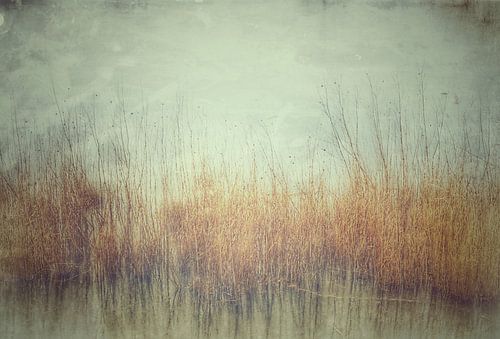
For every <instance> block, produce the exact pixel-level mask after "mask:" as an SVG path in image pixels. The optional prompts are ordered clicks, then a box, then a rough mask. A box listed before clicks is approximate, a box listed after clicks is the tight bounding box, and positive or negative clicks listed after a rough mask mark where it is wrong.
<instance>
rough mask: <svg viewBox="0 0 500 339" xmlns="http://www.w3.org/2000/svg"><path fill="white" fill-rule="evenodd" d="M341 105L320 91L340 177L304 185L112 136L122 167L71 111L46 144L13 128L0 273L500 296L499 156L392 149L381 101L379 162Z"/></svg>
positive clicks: (213, 294) (209, 293)
mask: <svg viewBox="0 0 500 339" xmlns="http://www.w3.org/2000/svg"><path fill="white" fill-rule="evenodd" d="M340 98H341V97H339V99H340ZM338 102H339V103H340V106H339V107H337V108H335V109H334V108H332V107H331V106H330V104H329V103H328V102H326V101H323V111H324V113H325V116H326V117H327V119H328V120H329V121H330V122H332V124H331V130H330V132H331V139H332V143H333V144H334V145H337V150H338V155H339V157H338V159H342V163H343V166H344V172H343V175H339V178H340V179H341V180H340V183H339V180H336V181H334V180H331V176H332V175H333V174H327V173H326V172H321V173H315V172H314V171H313V170H311V171H310V172H309V173H306V174H304V175H303V177H302V178H300V179H299V180H298V181H292V180H290V179H289V177H288V176H287V174H286V170H283V169H281V170H280V167H273V168H271V170H269V169H267V170H262V169H261V168H259V165H258V164H257V161H254V162H253V163H252V164H253V165H251V166H249V168H239V167H238V166H237V165H233V166H230V165H228V164H227V163H226V164H223V165H222V166H219V165H218V164H216V163H214V162H210V161H206V160H205V159H200V158H197V159H194V160H191V161H190V162H188V163H186V162H183V161H182V160H176V161H175V162H174V164H173V165H172V166H171V167H169V169H167V168H166V167H162V171H161V175H160V176H159V177H158V178H157V177H156V176H153V175H152V174H151V175H148V174H146V175H144V173H143V172H141V171H138V170H137V169H141V168H142V169H143V167H144V163H140V164H139V163H134V162H133V161H132V159H131V157H130V154H132V153H133V152H131V151H130V150H129V149H127V147H126V145H127V144H128V143H127V142H123V140H124V139H123V138H122V139H120V138H118V139H119V140H122V143H121V144H120V145H118V146H120V147H116V146H117V145H114V147H111V149H112V151H111V152H112V153H113V152H114V153H113V157H114V158H115V159H119V161H118V160H117V161H116V163H114V164H113V165H112V166H105V165H104V164H106V163H107V162H109V161H108V159H109V158H110V157H111V156H110V155H109V153H105V152H103V151H102V149H100V148H99V146H98V147H97V149H93V152H94V153H95V154H94V155H97V156H96V157H91V156H89V154H88V152H90V151H89V148H88V147H86V146H85V147H83V146H82V145H85V142H84V141H85V140H87V139H86V138H81V140H80V141H79V142H78V138H76V139H75V137H74V135H80V134H78V133H76V134H75V132H74V131H73V130H74V128H72V127H70V126H73V127H75V126H76V127H77V128H76V129H77V130H78V129H81V130H84V129H85V128H83V127H82V126H81V125H78V124H75V123H71V122H70V121H64V123H63V126H62V128H61V132H60V133H59V134H52V135H51V136H49V137H47V138H49V139H50V140H49V141H46V142H45V145H49V146H47V147H46V148H45V149H44V150H42V151H40V150H37V151H36V152H35V151H33V142H32V141H30V142H23V141H22V138H19V137H18V138H17V141H16V138H14V142H12V144H14V145H16V144H17V146H14V147H13V152H11V153H12V154H14V160H15V161H11V163H12V164H14V165H13V166H11V165H8V163H9V162H8V161H6V160H5V159H6V156H5V153H4V154H3V155H2V171H1V176H0V178H1V180H0V187H1V191H0V214H1V215H2V219H1V224H0V227H1V229H0V240H1V243H2V265H3V270H4V271H6V272H9V273H10V274H12V275H13V276H15V277H17V278H19V279H23V280H26V279H27V280H39V279H48V280H56V281H57V280H61V279H64V280H67V279H91V280H94V281H98V282H102V281H115V280H116V279H124V278H130V277H133V278H135V279H156V278H157V279H164V280H165V281H167V283H168V284H172V285H173V286H176V287H179V288H187V289H189V290H191V291H195V292H196V293H197V294H198V295H200V296H203V298H209V299H210V298H215V299H217V300H219V299H227V300H233V299H235V298H238V296H241V295H244V294H248V293H251V291H257V290H259V289H261V288H268V287H269V286H272V287H274V286H278V287H290V286H297V287H300V288H303V289H311V290H314V289H318V284H320V283H321V282H322V281H324V279H325V278H327V277H328V276H329V275H330V274H333V272H337V271H339V270H340V271H345V270H350V271H353V272H356V273H357V274H358V275H359V276H361V277H362V278H363V279H368V280H369V281H371V282H372V283H373V284H374V285H375V286H377V287H378V288H384V289H390V290H393V291H407V290H408V289H414V290H422V289H423V290H427V291H436V292H438V293H439V294H440V295H442V296H444V297H449V298H456V299H459V300H462V301H471V300H477V299H482V300H495V299H496V298H498V295H499V292H500V237H499V236H498V234H499V233H498V231H499V227H500V199H499V193H500V187H499V181H498V173H497V167H495V166H494V165H493V164H492V162H491V161H489V162H486V165H484V163H483V162H481V164H482V165H481V168H480V169H481V171H480V173H481V175H480V176H478V175H477V171H474V172H473V173H471V172H470V171H469V170H468V169H467V168H468V167H467V166H465V165H464V164H466V163H468V162H467V161H469V160H470V159H472V158H467V161H466V159H465V158H466V154H468V153H464V152H462V153H460V154H458V153H457V154H458V155H457V154H455V158H454V159H459V160H460V159H461V160H463V161H462V162H453V165H450V161H443V159H445V158H446V159H448V160H449V159H450V157H451V156H450V157H444V156H443V157H442V158H440V160H435V159H436V157H433V158H432V159H431V158H429V157H428V154H429V150H430V149H432V147H433V145H435V143H434V144H433V143H432V142H427V143H425V144H424V147H422V148H420V149H419V152H421V154H422V156H421V157H415V154H412V156H410V152H409V151H407V149H408V147H407V146H405V144H404V142H402V141H401V142H400V144H399V148H398V149H399V151H398V152H392V151H391V152H389V151H388V150H389V149H388V148H387V147H388V146H387V144H386V143H385V142H384V141H383V138H382V134H381V132H380V130H381V129H380V128H379V127H377V126H378V125H377V123H378V118H379V116H378V112H377V111H376V109H374V110H373V111H372V117H373V118H374V119H373V120H374V122H375V123H374V126H375V128H374V130H375V133H374V135H375V139H374V140H376V142H375V143H374V145H375V151H377V150H379V151H380V152H379V153H378V156H377V157H375V161H374V162H373V161H371V160H370V159H371V158H368V157H366V156H363V153H362V152H360V151H359V146H358V145H357V142H356V141H355V140H356V139H357V138H356V137H355V135H354V134H353V130H352V129H351V128H350V127H349V126H350V125H349V123H348V122H347V121H346V116H347V113H346V112H345V111H344V109H343V107H342V104H341V102H342V101H341V100H338ZM399 121H400V125H399V129H400V132H402V131H403V123H402V122H401V119H400V120H399ZM334 122H335V123H334ZM78 126H79V127H78ZM88 129H89V130H92V126H90V127H89V128H88ZM419 132H422V131H419ZM71 133H73V134H71ZM418 134H419V135H425V134H426V133H418ZM13 135H18V134H16V133H14V134H13ZM402 135H403V133H400V134H399V136H400V138H399V139H400V140H403V138H402V137H401V136H402ZM94 137H95V135H94ZM75 140H76V141H75ZM440 143H441V141H440ZM180 144H182V143H180V142H179V143H178V144H177V145H180ZM96 145H100V143H99V142H96ZM163 147H164V146H163ZM90 149H92V148H90ZM56 150H57V151H56ZM40 152H41V153H40ZM437 152H441V153H439V154H444V153H445V152H442V151H441V150H440V149H439V148H437ZM106 154H107V155H106ZM375 154H377V152H375ZM388 154H391V155H390V156H387V155H388ZM394 154H395V155H394ZM433 154H436V152H433ZM410 158H412V159H418V160H417V161H415V160H414V161H413V162H410V161H409V160H408V159H410ZM89 159H93V160H89ZM120 159H121V160H120ZM474 159H475V158H474ZM147 166H149V163H147ZM476 169H477V166H476ZM141 173H142V174H141ZM141 178H142V179H141ZM144 178H146V181H148V182H149V185H145V184H144ZM151 187H154V188H155V189H158V188H159V190H160V191H161V194H160V196H161V197H160V198H158V199H156V198H153V197H152V195H153V191H154V190H152V189H151Z"/></svg>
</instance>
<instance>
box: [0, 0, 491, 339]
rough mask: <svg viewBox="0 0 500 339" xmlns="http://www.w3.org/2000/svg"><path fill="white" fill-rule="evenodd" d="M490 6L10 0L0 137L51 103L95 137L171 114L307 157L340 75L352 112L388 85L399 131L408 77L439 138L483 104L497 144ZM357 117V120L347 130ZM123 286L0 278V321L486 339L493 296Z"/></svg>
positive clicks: (383, 97) (410, 113)
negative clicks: (230, 294) (239, 296)
mask: <svg viewBox="0 0 500 339" xmlns="http://www.w3.org/2000/svg"><path fill="white" fill-rule="evenodd" d="M499 9H500V6H499V5H498V4H496V3H495V2H490V3H486V2H485V3H482V4H480V7H478V8H476V9H474V10H466V9H464V8H460V7H451V6H431V5H428V4H421V3H419V2H398V1H391V2H378V1H373V2H365V1H352V2H350V1H306V0H303V1H298V0H297V1H280V0H278V1H257V2H254V1H153V0H150V1H128V2H127V1H93V2H91V1H90V2H89V1H79V0H75V1H55V0H45V1H41V2H26V3H25V4H24V5H23V7H22V8H19V9H16V8H11V9H9V10H8V9H6V8H5V9H1V10H0V14H1V16H0V120H1V121H2V122H3V121H5V122H7V123H5V124H2V125H1V126H0V135H1V136H2V137H4V136H7V135H9V133H10V131H9V129H8V125H9V123H8V122H9V121H11V117H12V113H13V112H15V113H16V118H17V119H18V123H19V124H21V127H22V128H23V130H24V131H25V133H26V134H35V133H41V134H43V133H45V132H46V130H47V129H50V128H51V126H54V124H55V123H58V122H59V116H58V113H59V110H60V109H62V110H64V111H69V112H80V111H83V108H86V109H90V108H96V112H97V113H96V119H97V125H98V127H99V129H100V130H101V131H102V132H103V133H104V132H105V131H109V130H111V131H112V130H113V129H114V128H116V125H117V124H116V116H117V114H126V115H127V119H129V121H130V126H132V127H134V126H139V125H140V124H142V125H141V126H145V125H144V121H145V120H146V119H147V121H148V124H149V125H156V126H158V125H160V124H161V122H162V119H164V118H165V119H167V118H168V119H171V118H172V116H175V114H178V113H181V114H183V115H187V116H189V119H191V120H192V121H194V122H193V124H199V126H197V127H195V131H198V132H199V131H200V130H201V131H204V133H205V135H206V139H205V141H206V140H208V141H209V143H210V144H209V145H208V147H213V148H214V149H215V150H216V151H218V152H221V153H224V152H226V153H230V152H231V151H235V153H238V152H237V150H238V149H240V147H241V146H242V145H243V146H244V145H247V144H248V143H250V144H251V143H252V142H256V140H257V141H258V142H262V143H264V144H267V142H268V140H267V138H269V142H270V143H272V144H273V145H274V147H275V149H276V150H277V153H278V154H279V156H281V157H282V158H283V159H284V161H285V164H286V166H288V167H289V168H290V170H291V171H293V168H294V166H302V165H303V164H304V163H306V162H307V156H308V150H309V149H310V145H311V144H315V143H324V139H325V138H327V127H328V126H327V123H326V121H325V119H324V116H323V115H322V114H321V105H319V103H318V101H319V100H320V98H321V97H322V95H324V93H325V92H324V91H325V89H324V88H325V87H322V85H323V86H325V85H326V87H327V88H328V90H329V91H330V94H331V95H332V96H333V98H335V97H336V88H337V85H339V87H338V88H340V89H341V90H342V92H343V93H344V94H345V95H346V97H347V99H346V106H347V107H348V108H349V109H351V110H352V108H353V106H354V103H355V99H354V98H355V96H356V93H357V95H358V96H359V105H360V109H361V110H362V111H363V110H366V111H369V110H370V109H369V107H370V102H371V101H370V100H371V99H370V98H371V94H372V93H373V92H372V90H371V88H370V81H371V84H372V86H373V88H374V89H373V91H374V92H376V93H377V95H378V99H379V102H380V104H381V106H382V107H385V108H387V107H393V105H394V100H395V98H396V97H397V94H398V86H399V88H400V91H401V94H402V99H403V103H404V111H405V114H406V116H407V119H408V121H409V122H410V126H411V121H413V120H415V119H417V118H416V116H417V114H418V112H419V111H420V109H421V107H420V96H419V95H420V94H421V93H419V91H420V90H421V89H422V84H424V87H423V88H424V92H425V93H424V94H425V96H426V98H428V99H427V106H428V110H429V112H430V113H429V115H430V116H432V115H433V114H434V112H436V111H438V112H441V111H442V113H443V114H444V116H445V119H446V121H447V122H448V126H449V133H450V134H454V133H456V131H457V130H459V129H460V128H461V126H462V120H463V118H464V117H465V118H467V120H468V122H469V123H471V124H472V126H473V127H474V128H476V127H477V123H478V120H479V118H478V115H477V111H478V107H480V108H481V109H484V112H485V119H486V123H485V125H486V126H488V130H489V131H490V135H491V139H490V141H489V142H490V144H491V147H498V145H500V143H499V140H498V136H497V135H500V133H499V132H500V113H499V112H500V81H498V79H500V63H499V61H498V55H500V30H499V26H498V23H497V22H496V21H495V20H496V17H497V15H498V13H499ZM333 101H335V99H333ZM57 106H59V108H58V107H57ZM82 107H83V108H82ZM389 110H390V109H389ZM117 112H118V113H117ZM384 114H387V117H388V118H387V119H388V120H390V114H391V113H390V112H385V111H384V112H382V115H383V116H385V115H384ZM146 116H147V118H146ZM430 119H431V120H432V118H430ZM168 121H173V120H168ZM368 125H369V123H368V122H367V121H365V120H362V121H361V122H360V126H361V130H362V131H361V133H363V130H365V129H366V130H368V129H369V127H368ZM196 128H199V130H197V129H196ZM263 131H265V132H263ZM366 133H368V134H369V132H366ZM195 134H196V133H195ZM370 140H371V139H370V138H369V137H368V136H367V137H366V140H365V141H364V142H365V143H369V142H370ZM325 144H326V145H328V143H325ZM478 152H480V149H479V148H478ZM235 159H236V160H238V159H239V158H237V157H235ZM325 159H328V158H325ZM124 284H125V283H123V284H122V285H120V286H116V287H112V286H96V285H93V284H90V285H86V284H84V283H78V282H70V283H68V284H64V286H59V287H54V286H50V287H43V286H19V285H18V284H15V283H13V282H12V281H11V280H10V279H9V278H8V277H7V276H5V275H3V277H2V281H1V286H0V294H1V301H0V333H2V336H4V337H16V338H25V337H55V338H57V337H61V338H62V337H69V336H71V337H74V338H77V337H82V338H87V337H159V336H170V337H174V338H175V337H177V338H187V337H206V336H213V337H220V338H226V337H238V338H239V337H249V338H250V337H252V338H254V337H269V338H274V337H283V338H293V337H316V338H323V337H342V336H350V337H356V338H358V337H381V338H387V337H394V338H396V337H398V338H400V337H471V338H475V337H498V336H499V335H500V328H499V324H500V312H499V311H498V307H497V306H496V305H495V304H494V305H481V306H479V305H461V304H456V303H453V302H445V301H442V300H440V299H439V298H438V297H434V296H431V295H428V294H425V293H423V294H412V293H409V295H405V296H394V295H392V294H390V293H388V294H384V293H382V292H381V291H376V290H373V289H372V288H371V287H370V286H366V285H365V284H363V283H362V282H359V281H355V282H354V283H353V281H352V280H350V279H349V278H345V279H344V278H342V279H333V280H332V281H325V282H323V284H322V287H321V289H320V290H318V291H312V292H311V291H302V290H297V288H293V287H285V288H284V289H283V290H281V291H279V293H278V292H276V291H275V292H273V293H270V294H263V293H257V294H256V295H255V296H254V297H252V298H247V299H245V298H244V299H243V302H242V303H231V302H230V303H225V304H223V305H218V304H216V305H211V307H209V308H206V307H207V306H206V305H202V306H200V305H199V304H197V299H196V298H195V297H193V296H192V295H190V294H189V292H186V291H180V292H179V291H176V290H173V289H172V288H166V287H165V286H163V282H154V283H152V284H151V285H148V284H139V285H137V284H133V285H131V286H123V285H124Z"/></svg>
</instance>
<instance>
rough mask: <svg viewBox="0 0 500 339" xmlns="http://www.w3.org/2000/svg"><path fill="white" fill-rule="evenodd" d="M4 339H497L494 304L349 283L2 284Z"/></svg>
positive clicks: (351, 279)
mask: <svg viewBox="0 0 500 339" xmlns="http://www.w3.org/2000/svg"><path fill="white" fill-rule="evenodd" d="M1 296H2V300H3V302H2V304H1V306H0V317H1V319H2V322H1V323H0V330H1V331H2V333H4V334H6V337H67V336H71V337H136V336H139V337H176V338H177V337H179V338H180V337H186V338H187V337H190V338H195V337H196V338H201V337H203V338H205V337H213V338H231V337H234V338H241V337H249V338H250V337H252V338H253V337H260V338H324V337H345V336H347V337H356V338H359V337H374V336H375V337H383V338H388V337H452V336H453V337H494V336H495V335H498V333H499V332H498V326H497V322H498V319H499V312H498V309H497V307H496V306H493V305H482V306H479V305H460V304H454V303H450V302H448V301H447V302H445V301H443V300H441V299H439V298H438V297H434V296H432V295H431V294H425V293H421V292H405V293H403V294H398V295H395V294H394V293H392V292H388V291H382V290H375V289H374V287H373V286H372V285H371V284H368V283H366V282H364V281H362V280H360V279H358V278H357V277H355V276H353V275H352V274H345V275H344V276H339V275H335V276H331V277H329V278H325V279H322V280H321V281H317V282H316V283H315V284H313V286H309V287H305V286H302V287H301V286H279V285H275V286H267V287H263V288H261V289H259V290H255V291H249V292H247V293H244V294H242V295H241V296H239V297H238V298H235V299H229V298H226V299H225V300H223V299H219V300H217V299H214V298H206V297H205V298H204V297H202V296H201V295H199V294H197V293H196V292H195V291H192V290H191V291H190V290H187V289H181V288H174V287H172V286H170V287H167V286H166V284H164V283H163V281H162V280H159V279H158V280H151V281H137V280H120V281H119V282H117V281H115V282H104V283H92V282H89V281H66V282H61V283H14V282H4V283H3V285H2V288H1Z"/></svg>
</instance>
